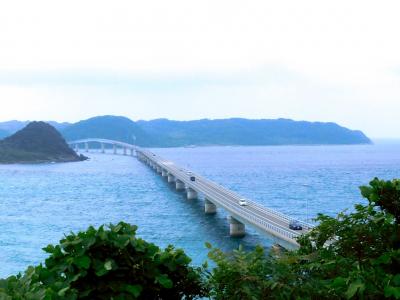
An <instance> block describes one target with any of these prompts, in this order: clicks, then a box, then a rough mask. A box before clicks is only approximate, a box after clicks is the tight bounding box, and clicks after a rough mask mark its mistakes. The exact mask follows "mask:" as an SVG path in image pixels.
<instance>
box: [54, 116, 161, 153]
mask: <svg viewBox="0 0 400 300" xmlns="http://www.w3.org/2000/svg"><path fill="white" fill-rule="evenodd" d="M61 132H62V134H63V136H64V137H65V139H66V140H68V141H72V140H80V139H85V138H93V137H97V138H103V139H110V140H116V141H121V142H125V143H129V144H133V143H135V142H136V143H138V144H139V145H141V146H152V145H155V144H156V143H155V141H154V138H153V137H151V136H149V135H148V134H147V133H146V132H144V131H143V129H142V128H140V127H139V126H138V125H137V124H136V123H135V122H133V121H132V120H130V119H128V118H125V117H117V116H102V117H95V118H91V119H88V120H84V121H80V122H78V123H75V124H73V125H70V126H68V127H67V128H65V129H64V130H62V131H61Z"/></svg>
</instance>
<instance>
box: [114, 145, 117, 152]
mask: <svg viewBox="0 0 400 300" xmlns="http://www.w3.org/2000/svg"><path fill="white" fill-rule="evenodd" d="M113 150H114V154H117V145H115V144H113Z"/></svg>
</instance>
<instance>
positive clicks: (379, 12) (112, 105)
mask: <svg viewBox="0 0 400 300" xmlns="http://www.w3.org/2000/svg"><path fill="white" fill-rule="evenodd" d="M399 11H400V3H399V2H398V1H379V3H378V2H376V1H356V0H347V1H342V0H338V1H331V2H327V1H320V0H319V1H265V0H260V1H258V0H254V1H253V0H251V1H246V2H243V1H234V0H230V1H228V0H213V1H211V0H202V1H190V0H182V1H177V0H170V1H124V0H120V1H114V2H110V1H100V0H97V1H92V0H86V1H77V0H70V1H51V0H46V1H42V0H37V1H18V0H16V1H8V2H6V1H4V2H2V3H1V4H0V103H1V104H2V110H1V111H0V119H3V120H4V119H10V118H24V119H28V118H29V119H33V118H43V119H60V120H76V119H79V118H83V117H87V116H92V115H95V114H105V113H110V114H111V113H116V114H128V115H129V116H131V117H133V118H135V119H137V118H154V117H170V118H179V119H190V118H199V117H228V116H243V117H265V118H268V117H292V118H295V119H309V120H322V121H324V120H326V121H337V122H339V123H342V124H344V125H347V126H350V127H353V128H359V129H363V130H365V131H366V132H367V133H369V134H370V135H372V136H399V134H398V132H397V130H396V128H399V127H400V120H398V118H397V114H396V112H398V111H400V104H399V101H398V99H399V98H400V90H399V86H400V84H399V83H400V82H399V81H400V76H398V74H396V72H393V70H395V69H398V68H399V66H400V56H399V55H398V53H400V39H398V38H397V36H398V28H400V19H399V18H398V12H399ZM271 66H273V69H272V71H271ZM82 70H86V71H82ZM104 72H109V74H111V75H108V76H104V75H103V74H104ZM11 73H12V74H13V75H12V76H11V75H8V74H11ZM43 74H44V75H43ZM238 74H239V75H238ZM114 75H115V76H120V79H119V80H122V81H124V82H123V83H122V84H121V82H119V83H118V84H117V85H116V84H115V82H114V81H115V80H114V79H113V78H110V77H112V76H114ZM49 76H50V77H49ZM51 76H53V77H51ZM74 76H75V79H73V78H71V77H74ZM85 76H86V77H85ZM186 76H188V77H189V78H188V79H185V77H186ZM274 76H275V77H274ZM99 77H100V78H99ZM140 78H142V79H141V80H140ZM171 78H172V79H171ZM196 78H197V80H196ZM151 80H154V81H153V82H151ZM108 81H109V82H108ZM117 81H118V80H117ZM130 83H135V84H136V85H135V84H133V86H130ZM121 85H122V86H121ZM143 85H144V86H143ZM135 86H136V88H135ZM166 87H170V88H169V89H166ZM189 103H190V105H189ZM78 106H79V107H80V108H79V109H76V107H78ZM73 107H75V108H73Z"/></svg>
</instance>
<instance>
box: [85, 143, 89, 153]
mask: <svg viewBox="0 0 400 300" xmlns="http://www.w3.org/2000/svg"><path fill="white" fill-rule="evenodd" d="M85 151H86V152H89V143H85Z"/></svg>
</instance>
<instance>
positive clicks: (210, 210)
mask: <svg viewBox="0 0 400 300" xmlns="http://www.w3.org/2000/svg"><path fill="white" fill-rule="evenodd" d="M204 212H205V213H206V214H210V215H211V214H215V213H216V212H217V206H216V205H215V204H214V203H212V202H211V201H210V200H208V199H207V198H206V199H205V200H204Z"/></svg>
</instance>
